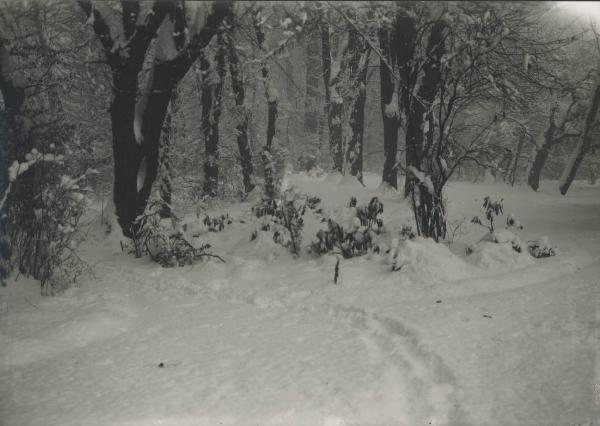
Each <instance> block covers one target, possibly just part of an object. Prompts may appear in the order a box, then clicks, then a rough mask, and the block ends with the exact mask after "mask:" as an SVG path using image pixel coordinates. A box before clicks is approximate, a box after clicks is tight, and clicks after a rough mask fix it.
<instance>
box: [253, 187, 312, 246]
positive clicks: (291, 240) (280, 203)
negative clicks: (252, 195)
mask: <svg viewBox="0 0 600 426" xmlns="http://www.w3.org/2000/svg"><path fill="white" fill-rule="evenodd" d="M313 201H314V200H313ZM312 204H313V205H315V204H314V202H313V203H312ZM307 207H308V200H307V198H306V197H305V196H302V195H300V194H298V193H296V192H295V191H294V190H293V189H289V190H287V191H285V192H284V194H283V197H282V198H281V199H269V198H267V199H264V200H262V201H261V202H260V203H259V204H258V205H257V206H255V207H254V208H253V209H252V211H253V213H254V215H255V216H256V217H258V218H262V219H263V222H262V224H261V227H260V230H255V231H254V232H253V233H252V237H251V240H254V239H255V238H256V237H257V236H258V232H259V231H273V241H275V242H276V243H278V244H281V245H282V246H284V247H287V248H288V249H289V250H290V251H291V252H292V253H293V254H298V253H300V249H301V245H302V233H303V228H304V219H303V216H304V214H305V213H306V208H307Z"/></svg>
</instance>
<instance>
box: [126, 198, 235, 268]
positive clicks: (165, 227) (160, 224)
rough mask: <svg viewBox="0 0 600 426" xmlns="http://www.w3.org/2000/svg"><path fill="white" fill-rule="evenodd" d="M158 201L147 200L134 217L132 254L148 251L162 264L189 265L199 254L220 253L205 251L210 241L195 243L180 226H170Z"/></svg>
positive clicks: (147, 252) (193, 262)
mask: <svg viewBox="0 0 600 426" xmlns="http://www.w3.org/2000/svg"><path fill="white" fill-rule="evenodd" d="M160 209H161V203H160V202H156V201H155V202H151V203H150V204H149V205H148V208H147V209H146V212H145V213H144V214H143V215H140V216H139V217H138V218H137V220H136V229H137V230H138V231H137V232H136V233H135V234H134V236H133V239H132V241H133V247H132V250H130V252H132V253H133V254H134V255H135V256H136V257H142V256H144V255H146V254H147V255H148V256H149V257H150V259H151V260H152V261H153V262H156V263H158V264H159V265H160V266H162V267H163V268H171V267H175V266H185V265H193V264H195V263H197V262H198V261H200V260H201V259H202V258H206V257H215V258H217V259H219V260H221V261H222V262H225V261H224V260H223V259H222V258H221V257H220V256H217V255H215V254H212V253H210V252H209V249H210V248H211V246H210V244H200V245H198V244H196V243H195V242H193V238H194V237H193V236H191V237H190V236H189V235H187V234H186V231H185V230H184V229H183V228H179V229H174V228H173V226H172V222H171V220H170V219H163V218H161V216H160Z"/></svg>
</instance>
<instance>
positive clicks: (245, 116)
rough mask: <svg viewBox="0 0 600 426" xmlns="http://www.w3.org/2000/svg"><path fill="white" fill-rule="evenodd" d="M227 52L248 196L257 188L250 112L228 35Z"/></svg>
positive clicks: (244, 180) (237, 136)
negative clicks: (250, 130) (251, 142)
mask: <svg viewBox="0 0 600 426" xmlns="http://www.w3.org/2000/svg"><path fill="white" fill-rule="evenodd" d="M226 37H227V50H228V52H229V55H228V58H229V73H230V74H231V86H232V89H233V95H234V97H235V105H236V107H237V109H238V112H237V114H236V115H237V119H238V120H239V122H238V124H237V125H236V139H237V145H238V151H239V153H240V164H241V166H242V179H243V182H244V192H245V193H246V194H248V193H249V192H250V191H252V190H253V189H254V187H255V184H254V166H253V165H252V151H251V149H250V143H249V141H248V120H249V112H248V111H247V109H246V106H245V99H246V91H245V88H244V78H243V75H242V70H241V68H240V60H239V57H238V54H237V51H236V50H235V45H234V43H233V39H232V38H231V36H230V35H227V36H226Z"/></svg>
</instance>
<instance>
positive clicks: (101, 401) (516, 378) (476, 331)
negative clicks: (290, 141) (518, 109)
mask: <svg viewBox="0 0 600 426" xmlns="http://www.w3.org/2000/svg"><path fill="white" fill-rule="evenodd" d="M289 179H290V181H291V182H290V185H291V186H294V187H295V188H296V189H297V191H300V192H305V193H309V194H311V195H316V196H319V197H321V198H322V199H323V202H322V204H323V206H324V208H325V209H327V210H328V211H331V212H332V214H333V215H337V216H336V217H341V216H346V217H348V219H350V218H351V211H350V210H349V208H347V207H345V206H346V205H347V203H348V200H349V199H350V197H351V196H356V197H357V200H358V204H359V205H361V204H367V203H368V201H369V200H370V198H371V197H373V196H375V195H379V194H380V193H381V187H380V183H381V177H380V176H378V175H373V174H369V173H365V176H364V181H365V185H366V187H362V186H361V185H360V184H356V183H355V182H349V181H347V180H346V179H343V178H342V177H341V176H339V175H337V176H321V177H311V176H309V175H308V174H293V175H291V176H289ZM487 195H489V196H490V197H491V198H492V199H500V198H503V199H504V205H505V206H506V209H507V210H510V211H511V212H514V215H515V217H518V218H519V220H520V221H521V223H522V224H523V226H524V228H523V229H522V230H515V229H514V228H512V229H511V231H507V230H504V229H500V228H501V227H502V226H503V223H504V221H505V218H500V219H499V220H498V221H497V224H498V229H497V231H496V234H497V240H498V241H507V242H499V243H493V242H490V241H481V242H479V241H480V240H481V237H482V230H483V228H482V227H481V226H477V225H475V224H470V223H466V224H465V229H464V235H463V236H462V237H461V238H460V239H459V240H458V241H456V242H454V243H453V244H436V243H434V242H432V241H430V240H425V239H421V238H417V239H415V240H413V241H410V240H409V241H402V240H401V239H399V238H397V237H395V235H397V234H395V232H396V230H398V229H400V227H401V226H402V225H410V224H412V213H411V212H410V210H409V208H408V204H407V203H406V202H405V201H404V200H403V199H402V198H401V196H400V194H396V193H393V192H389V193H387V194H386V197H385V198H384V199H383V202H384V204H385V208H384V213H383V218H384V221H385V226H386V229H387V230H388V232H387V233H386V234H383V235H381V236H379V237H380V239H381V241H382V242H385V244H386V245H387V246H388V247H392V251H393V254H392V256H391V260H392V261H394V254H395V255H396V259H395V261H396V262H399V263H401V264H402V265H403V266H402V268H400V270H398V271H395V272H392V271H391V265H390V264H389V261H390V260H389V259H390V257H389V256H388V255H387V254H384V255H377V254H369V255H366V256H363V257H359V258H354V259H341V261H340V277H341V281H340V282H339V283H338V284H337V285H335V284H333V270H334V265H335V262H336V257H335V256H323V257H318V258H317V257H312V256H311V255H309V254H307V253H303V254H302V255H300V257H299V258H294V257H293V256H292V255H291V254H290V253H289V252H288V251H287V250H286V249H284V248H283V247H281V246H280V245H278V244H275V243H274V242H273V240H272V237H271V236H270V235H269V234H267V233H261V234H259V236H258V237H257V239H255V240H254V241H250V234H251V231H252V230H253V229H254V227H256V226H257V224H258V219H256V220H253V219H251V218H250V213H249V212H250V208H251V204H248V203H241V204H232V205H228V206H226V208H225V209H224V208H223V206H222V207H221V209H220V210H215V211H214V212H213V211H208V212H207V213H208V214H209V215H211V216H212V215H213V214H215V213H221V212H223V210H227V211H228V212H229V213H230V215H231V216H232V218H233V219H234V220H233V223H232V224H231V225H228V226H227V227H226V229H225V231H223V232H221V233H218V232H208V231H207V230H206V229H204V230H203V229H202V227H201V226H200V225H199V226H198V229H199V230H200V233H201V239H202V241H206V242H208V243H210V244H212V247H213V250H214V252H215V253H218V254H220V255H221V256H223V257H224V258H225V259H226V261H227V263H225V264H222V263H219V262H216V261H206V262H203V263H200V264H196V265H194V266H190V267H183V268H171V269H163V268H160V267H159V266H158V265H156V264H153V263H151V262H150V261H149V260H148V259H143V258H142V259H135V258H134V257H132V256H127V255H125V254H123V253H122V252H121V249H120V245H119V235H118V232H113V233H112V234H111V235H110V236H108V237H105V236H104V232H100V230H99V229H98V230H96V229H94V228H92V229H91V230H90V232H89V233H88V240H87V242H86V243H85V245H84V246H83V247H82V249H81V250H80V254H81V256H82V257H83V258H84V259H86V260H87V261H88V262H89V263H90V264H91V265H93V268H94V275H93V276H90V277H88V278H86V279H85V280H84V281H83V282H81V284H80V285H79V286H78V287H75V288H71V289H69V290H67V291H66V292H64V293H61V294H59V295H57V296H55V297H42V296H40V295H39V285H38V284H37V283H36V282H34V281H32V280H27V279H25V278H23V277H18V278H15V277H13V279H12V280H10V281H9V283H8V286H7V287H4V288H0V342H2V344H0V360H2V362H1V363H0V413H1V418H2V421H3V422H4V423H5V424H7V425H9V424H10V425H12V424H15V425H16V424H19V425H21V424H22V425H61V426H68V425H82V424H85V425H128V426H129V425H215V424H224V425H248V424H260V425H298V424H301V425H351V424H360V425H362V424H369V425H375V424H377V425H380V424H386V425H388V424H389V425H392V424H393V425H397V424H400V425H416V424H425V425H427V424H436V425H440V424H449V423H451V424H460V425H469V424H472V425H479V424H486V425H487V424H499V425H500V424H502V425H505V424H510V425H513V424H514V425H516V424H528V425H529V424H544V425H547V424H569V425H575V424H585V423H586V422H591V421H592V420H594V417H593V416H594V415H595V412H596V411H597V409H598V394H597V393H594V392H597V391H595V390H594V389H597V387H598V383H599V382H600V372H599V371H598V370H597V365H598V361H599V359H598V347H599V345H600V341H599V336H598V323H599V318H598V309H597V307H598V284H599V279H598V277H599V276H600V255H599V254H598V253H600V221H598V217H599V214H600V187H598V186H595V187H590V186H582V185H580V184H579V183H578V182H575V183H574V186H573V187H572V188H571V191H570V192H569V197H568V198H565V197H562V196H561V195H560V194H558V193H557V191H556V190H555V182H542V186H541V188H540V190H539V191H538V192H536V193H533V192H532V191H531V190H529V189H528V188H526V187H515V188H511V187H507V186H504V185H501V184H497V183H491V184H487V183H479V184H471V183H462V182H451V183H450V184H449V187H448V191H447V197H448V200H450V201H449V206H448V212H449V215H450V220H456V219H460V218H461V217H472V216H473V215H474V214H477V213H478V212H479V210H480V207H481V203H482V200H483V197H485V196H487ZM540 212H542V213H540ZM98 214H99V211H98ZM309 219H310V220H309ZM313 219H314V218H313V217H309V218H307V222H309V221H313V222H311V223H310V224H308V223H307V229H308V228H310V229H311V231H310V232H311V233H313V231H314V230H315V229H316V228H317V227H318V226H319V225H318V223H315V221H314V220H313ZM184 220H185V221H191V222H194V221H195V222H198V221H200V222H201V218H200V219H196V216H195V214H193V213H192V214H190V215H187V216H185V218H184ZM240 220H244V223H242V222H240ZM467 222H468V221H467ZM96 223H97V221H96ZM508 232H510V233H511V234H512V235H513V236H516V237H518V238H520V239H521V240H523V241H529V240H534V239H541V237H542V236H544V235H545V236H548V238H549V239H550V240H551V241H552V243H553V245H555V246H557V247H558V248H559V254H558V255H557V256H554V257H550V258H545V259H534V258H532V257H531V256H529V255H528V254H527V251H526V250H525V252H522V253H517V252H515V251H514V250H513V249H512V246H511V244H510V242H509V241H510V238H509V237H510V235H509V234H508ZM311 238H312V235H310V234H309V233H308V231H307V233H306V234H305V236H304V241H305V242H306V243H308V242H309V241H310V239H311ZM467 246H473V247H475V250H474V251H473V253H472V254H471V255H468V256H467V255H466V253H465V248H466V247H467ZM161 363H162V364H161ZM159 365H162V367H159ZM594 410H596V411H594Z"/></svg>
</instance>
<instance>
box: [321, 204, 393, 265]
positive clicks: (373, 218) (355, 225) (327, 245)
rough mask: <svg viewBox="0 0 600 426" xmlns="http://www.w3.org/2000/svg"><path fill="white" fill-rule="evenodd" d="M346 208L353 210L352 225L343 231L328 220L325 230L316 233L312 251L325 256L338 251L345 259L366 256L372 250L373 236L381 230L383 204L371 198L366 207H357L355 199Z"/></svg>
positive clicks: (336, 224) (338, 225)
mask: <svg viewBox="0 0 600 426" xmlns="http://www.w3.org/2000/svg"><path fill="white" fill-rule="evenodd" d="M348 208H350V209H355V213H354V216H353V219H352V224H351V225H350V228H349V229H344V228H343V227H342V226H341V225H340V224H339V223H337V222H336V221H334V220H333V219H331V218H329V219H326V220H325V221H326V222H327V228H326V229H320V230H319V231H318V232H317V235H316V237H317V241H315V242H314V243H313V244H312V251H313V252H315V253H318V254H325V253H331V252H336V251H339V253H341V254H342V256H343V257H344V258H346V259H348V258H351V257H355V256H361V255H363V254H366V253H367V252H368V251H369V250H370V249H372V248H373V241H374V238H375V234H379V233H380V232H381V230H382V228H383V219H381V218H380V217H379V215H380V214H381V213H383V204H382V203H381V202H380V201H379V199H378V198H377V197H373V198H372V199H371V201H370V202H369V204H368V205H359V206H357V201H356V197H352V198H351V199H350V201H349V202H348Z"/></svg>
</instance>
